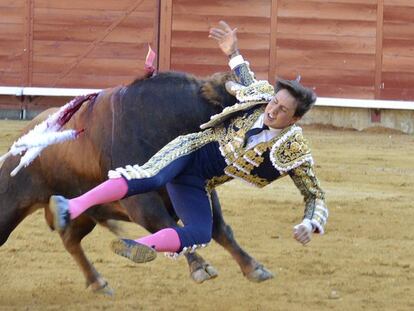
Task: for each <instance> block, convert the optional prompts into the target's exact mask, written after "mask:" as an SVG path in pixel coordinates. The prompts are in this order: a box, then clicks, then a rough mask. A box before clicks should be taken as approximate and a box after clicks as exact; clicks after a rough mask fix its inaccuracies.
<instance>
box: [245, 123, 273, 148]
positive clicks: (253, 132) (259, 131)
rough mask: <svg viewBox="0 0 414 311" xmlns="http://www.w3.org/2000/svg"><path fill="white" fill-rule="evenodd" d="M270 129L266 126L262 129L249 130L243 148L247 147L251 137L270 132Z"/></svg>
mask: <svg viewBox="0 0 414 311" xmlns="http://www.w3.org/2000/svg"><path fill="white" fill-rule="evenodd" d="M268 129H269V127H268V126H267V125H264V124H263V126H262V127H254V128H252V129H250V130H248V131H247V132H246V135H245V136H244V143H243V147H246V144H247V141H248V140H249V138H250V137H252V136H254V135H257V134H260V133H261V132H263V131H264V130H268Z"/></svg>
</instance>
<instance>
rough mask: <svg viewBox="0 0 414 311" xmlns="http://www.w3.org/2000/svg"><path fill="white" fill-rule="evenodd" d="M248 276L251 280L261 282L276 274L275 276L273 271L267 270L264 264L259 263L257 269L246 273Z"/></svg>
mask: <svg viewBox="0 0 414 311" xmlns="http://www.w3.org/2000/svg"><path fill="white" fill-rule="evenodd" d="M246 278H247V279H248V280H249V281H252V282H256V283H260V282H263V281H267V280H270V279H273V278H274V276H273V273H272V272H270V271H269V270H267V269H266V268H265V267H264V266H262V265H258V266H257V267H256V269H254V270H253V271H252V272H250V273H248V274H246Z"/></svg>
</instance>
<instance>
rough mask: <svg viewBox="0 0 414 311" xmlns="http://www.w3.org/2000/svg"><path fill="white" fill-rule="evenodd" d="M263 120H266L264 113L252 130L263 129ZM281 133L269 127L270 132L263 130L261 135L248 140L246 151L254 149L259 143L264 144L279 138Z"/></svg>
mask: <svg viewBox="0 0 414 311" xmlns="http://www.w3.org/2000/svg"><path fill="white" fill-rule="evenodd" d="M263 120H264V113H263V114H261V115H260V117H259V118H258V119H257V120H256V122H255V123H254V124H253V126H252V127H251V128H256V127H258V128H261V127H263ZM280 131H281V129H274V128H271V127H269V129H268V130H263V131H262V132H260V133H259V134H257V135H253V136H251V137H249V139H248V140H247V144H246V149H250V148H253V147H254V146H256V145H257V144H259V143H263V142H266V141H269V140H271V139H272V138H274V137H275V136H277V135H278V134H279V133H280Z"/></svg>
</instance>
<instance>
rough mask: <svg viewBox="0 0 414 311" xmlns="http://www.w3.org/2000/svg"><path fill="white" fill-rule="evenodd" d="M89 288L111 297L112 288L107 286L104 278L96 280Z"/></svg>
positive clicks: (96, 292) (112, 293)
mask: <svg viewBox="0 0 414 311" xmlns="http://www.w3.org/2000/svg"><path fill="white" fill-rule="evenodd" d="M90 289H91V290H92V292H93V293H95V294H100V295H104V296H109V297H113V295H114V290H113V289H112V288H111V287H110V286H109V284H108V282H106V281H105V280H98V281H96V282H95V283H92V284H91V285H90Z"/></svg>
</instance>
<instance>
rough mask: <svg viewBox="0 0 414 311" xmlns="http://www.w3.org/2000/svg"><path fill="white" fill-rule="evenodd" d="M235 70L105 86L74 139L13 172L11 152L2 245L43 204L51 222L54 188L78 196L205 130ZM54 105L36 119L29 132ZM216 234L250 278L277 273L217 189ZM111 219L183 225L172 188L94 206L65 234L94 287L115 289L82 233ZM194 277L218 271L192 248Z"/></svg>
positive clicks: (226, 99) (78, 119) (1, 191)
mask: <svg viewBox="0 0 414 311" xmlns="http://www.w3.org/2000/svg"><path fill="white" fill-rule="evenodd" d="M230 78H231V75H230V74H228V73H227V74H216V75H213V76H211V77H210V78H208V79H198V78H196V77H194V76H191V75H189V74H185V73H179V72H165V73H160V74H158V75H155V76H153V77H145V78H141V79H137V80H136V81H134V82H133V83H131V84H130V85H128V86H119V87H115V88H111V89H106V90H103V91H101V92H100V93H99V94H98V95H97V96H96V97H91V98H90V99H89V100H86V101H85V103H83V105H82V106H81V107H80V109H79V110H78V111H77V112H76V113H75V114H74V115H73V117H72V118H71V119H70V120H69V122H68V123H67V124H66V127H67V128H84V129H85V131H84V133H83V134H82V135H80V137H79V138H78V139H76V140H74V141H70V142H66V143H63V144H58V145H53V146H51V147H49V148H47V149H46V150H45V151H44V152H43V153H42V155H41V156H40V157H38V158H37V159H36V160H35V161H34V162H33V163H32V164H31V165H30V166H28V167H27V168H25V169H22V170H21V171H20V172H19V173H18V174H17V175H16V176H14V177H10V173H11V172H12V170H13V168H14V167H16V166H17V165H18V160H19V158H18V157H10V158H8V159H7V160H6V161H5V162H4V163H3V165H2V167H1V169H0V246H1V245H3V244H4V243H6V241H7V240H8V238H9V236H10V234H11V232H12V231H13V230H14V229H15V228H16V227H17V226H18V224H19V223H20V222H21V221H22V220H23V219H24V218H26V217H27V216H28V215H30V214H31V213H33V212H34V211H35V210H37V209H40V208H43V209H44V212H45V219H46V222H47V224H48V226H49V227H50V228H51V229H52V230H53V229H54V228H53V220H52V215H51V213H50V210H49V207H48V200H49V197H50V196H51V195H52V194H61V195H64V196H65V197H73V196H76V195H79V194H81V193H84V192H85V191H86V190H88V189H90V188H92V187H94V186H96V185H97V184H98V183H100V182H102V181H104V180H105V179H106V175H107V171H108V170H110V169H114V168H116V167H120V166H125V165H126V164H135V163H138V164H142V163H144V162H146V161H147V160H148V159H149V158H150V157H151V156H152V155H153V154H154V153H155V152H157V151H158V150H159V149H160V148H161V147H162V146H164V145H165V144H166V143H168V142H169V141H171V140H172V139H174V138H175V137H176V136H178V135H183V134H187V133H190V132H195V131H198V130H199V125H200V124H201V123H204V122H206V121H208V120H209V118H210V116H212V115H214V114H216V113H218V112H220V111H221V110H222V109H223V108H224V107H226V106H230V105H233V104H234V103H235V102H236V99H235V98H234V97H233V96H232V95H230V94H229V93H227V92H226V90H225V87H224V84H225V82H226V81H227V80H229V79H230ZM53 111H56V109H55V110H49V111H45V112H44V113H42V114H40V115H39V116H38V117H36V118H35V119H34V120H33V121H32V122H31V123H30V124H29V125H28V127H27V129H26V131H27V130H29V129H30V128H33V127H34V126H35V125H36V124H38V123H39V122H41V121H42V120H45V118H46V117H47V115H48V114H50V113H52V112H53ZM212 212H213V221H214V226H213V238H214V240H215V241H216V242H217V243H219V244H220V245H221V246H223V247H224V248H225V249H226V250H227V251H229V252H230V253H231V255H232V256H233V258H234V259H235V260H236V262H237V263H238V264H239V266H240V269H241V271H242V273H243V274H244V275H245V276H246V277H247V279H249V280H251V281H255V282H261V281H265V280H267V279H270V278H271V277H272V273H271V272H270V271H268V270H267V269H266V268H265V267H264V266H263V265H261V264H260V263H259V262H257V261H256V260H255V259H254V258H253V257H252V256H250V255H249V254H248V253H247V252H245V251H244V250H243V249H242V248H241V247H240V246H239V245H238V243H237V241H236V240H235V238H234V236H233V233H232V229H231V227H230V226H229V225H227V224H226V222H225V221H224V219H223V215H222V212H221V207H220V202H219V199H218V196H217V193H216V192H214V191H213V193H212ZM111 220H122V221H133V222H135V223H137V224H139V225H141V226H143V227H144V228H145V229H147V230H148V231H149V232H156V231H158V230H160V229H162V228H165V227H172V226H177V221H178V218H177V216H176V215H175V213H174V210H173V208H172V204H171V202H170V200H169V198H168V194H167V192H166V190H165V189H160V190H159V191H157V192H151V193H147V194H143V195H139V196H133V197H130V198H128V199H124V200H122V201H119V202H116V203H111V204H105V205H101V206H98V207H94V208H92V209H89V210H88V211H87V212H86V213H84V214H83V215H82V216H81V217H78V218H77V219H76V220H75V221H73V222H71V224H70V226H69V228H68V229H67V230H65V231H64V232H62V233H60V236H61V239H62V241H63V245H64V247H65V248H66V250H67V251H68V252H69V253H70V254H71V256H72V257H73V258H74V260H75V261H76V263H77V264H78V265H79V267H80V269H81V271H82V272H83V274H84V277H85V279H86V284H87V285H88V286H89V287H90V288H91V289H92V290H93V291H97V292H101V293H104V294H111V293H112V289H111V288H110V286H109V285H108V283H107V282H106V280H105V279H104V278H103V277H102V276H101V275H100V274H99V273H98V271H97V270H96V269H95V268H94V266H93V264H92V263H91V262H90V261H89V260H88V258H87V256H86V255H85V252H84V250H83V248H82V246H81V241H82V239H83V238H84V237H85V236H86V235H87V234H89V233H90V232H91V231H92V230H93V229H94V227H95V226H96V225H97V224H100V225H103V226H106V227H108V228H109V229H111V230H113V231H115V229H116V228H115V227H114V226H113V222H111ZM185 256H186V259H187V261H188V265H189V269H190V275H191V277H192V279H193V280H194V281H196V282H197V283H201V282H203V281H205V280H208V279H211V278H214V277H216V276H217V271H216V269H215V268H214V267H213V266H211V265H210V264H208V263H207V262H206V261H205V260H204V259H203V258H202V257H201V256H200V255H199V254H197V253H190V254H186V255H185Z"/></svg>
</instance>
